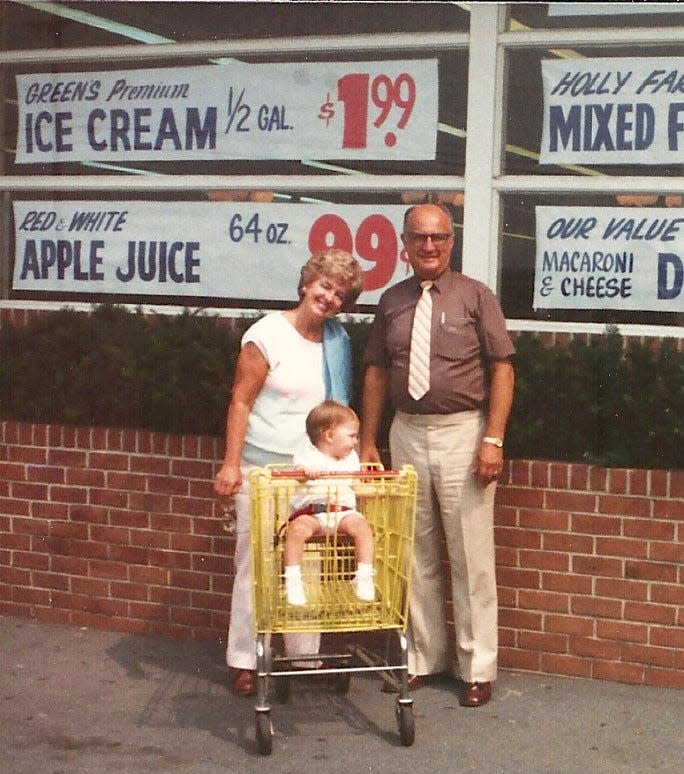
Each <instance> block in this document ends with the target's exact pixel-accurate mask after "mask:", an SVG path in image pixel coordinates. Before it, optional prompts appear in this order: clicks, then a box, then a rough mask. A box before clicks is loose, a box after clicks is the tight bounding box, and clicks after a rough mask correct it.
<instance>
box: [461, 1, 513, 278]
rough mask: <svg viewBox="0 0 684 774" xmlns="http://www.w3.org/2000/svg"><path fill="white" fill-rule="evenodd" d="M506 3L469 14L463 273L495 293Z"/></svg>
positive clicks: (481, 6) (479, 7) (488, 5)
mask: <svg viewBox="0 0 684 774" xmlns="http://www.w3.org/2000/svg"><path fill="white" fill-rule="evenodd" d="M505 9H506V6H505V4H504V3H482V4H480V3H473V4H472V6H471V11H470V49H469V51H470V53H469V65H468V123H467V127H466V129H467V140H466V156H465V190H464V196H465V202H464V209H463V273H464V274H467V275H468V276H470V277H474V278H475V279H478V280H480V281H481V282H484V283H485V284H487V285H489V287H491V288H492V289H493V290H494V291H495V292H496V290H497V278H498V274H499V271H498V255H499V233H500V229H499V210H500V207H499V197H498V195H497V193H496V191H494V189H493V186H492V182H493V180H494V178H495V177H497V176H498V175H499V174H500V172H501V154H502V136H501V133H502V130H503V126H502V124H503V116H502V113H503V110H502V108H503V102H504V100H503V61H504V60H503V51H501V52H499V51H497V34H498V32H499V31H500V29H501V25H502V24H503V19H504V16H505Z"/></svg>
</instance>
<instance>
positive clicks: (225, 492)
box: [214, 462, 242, 497]
mask: <svg viewBox="0 0 684 774" xmlns="http://www.w3.org/2000/svg"><path fill="white" fill-rule="evenodd" d="M241 486H242V473H241V471H240V466H239V465H233V464H232V463H229V462H224V463H223V465H221V468H220V470H219V472H218V473H217V474H216V478H215V479H214V491H215V492H216V494H217V495H218V496H219V497H231V496H232V495H234V494H236V493H237V492H238V491H239V490H240V487H241Z"/></svg>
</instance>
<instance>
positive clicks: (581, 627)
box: [544, 615, 595, 637]
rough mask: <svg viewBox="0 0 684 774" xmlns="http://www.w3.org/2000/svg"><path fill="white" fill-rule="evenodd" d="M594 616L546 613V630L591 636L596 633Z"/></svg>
mask: <svg viewBox="0 0 684 774" xmlns="http://www.w3.org/2000/svg"><path fill="white" fill-rule="evenodd" d="M594 625H595V621H594V619H593V618H579V617H578V616H574V615H545V616H544V631H547V632H557V633H558V634H574V635H578V636H583V637H591V636H592V635H593V634H594Z"/></svg>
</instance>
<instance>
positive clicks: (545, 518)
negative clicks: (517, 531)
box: [519, 508, 570, 532]
mask: <svg viewBox="0 0 684 774" xmlns="http://www.w3.org/2000/svg"><path fill="white" fill-rule="evenodd" d="M519 525H520V526H521V527H525V528H527V529H542V530H555V531H558V532H567V531H568V528H569V526H570V519H569V514H567V513H565V512H564V511H549V510H545V509H539V510H528V509H525V508H521V509H520V515H519Z"/></svg>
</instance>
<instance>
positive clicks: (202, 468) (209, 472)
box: [171, 459, 214, 480]
mask: <svg viewBox="0 0 684 774" xmlns="http://www.w3.org/2000/svg"><path fill="white" fill-rule="evenodd" d="M171 475H172V476H175V477H177V478H185V479H187V478H200V479H204V480H213V478H214V466H213V465H212V463H210V462H203V461H201V460H182V459H181V460H172V461H171Z"/></svg>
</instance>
